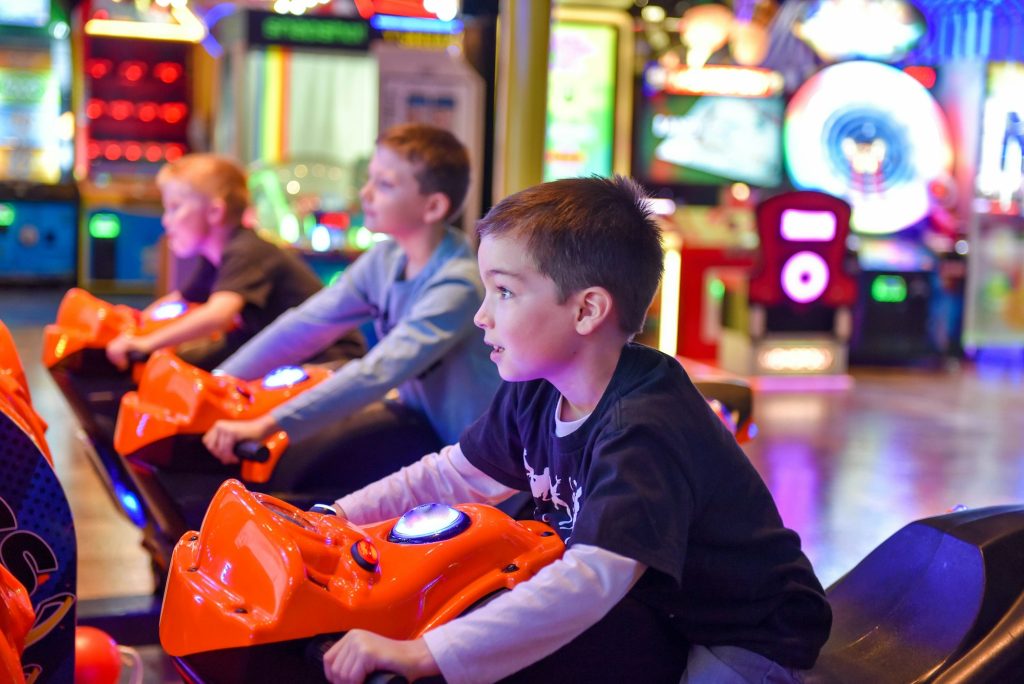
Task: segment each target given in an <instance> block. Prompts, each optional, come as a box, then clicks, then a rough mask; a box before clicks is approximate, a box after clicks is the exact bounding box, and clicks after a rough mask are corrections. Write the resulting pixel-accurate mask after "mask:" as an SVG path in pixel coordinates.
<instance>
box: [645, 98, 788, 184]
mask: <svg viewBox="0 0 1024 684" xmlns="http://www.w3.org/2000/svg"><path fill="white" fill-rule="evenodd" d="M782 111H783V105H782V100H781V98H770V99H749V98H742V97H726V96H716V95H670V94H665V93H661V94H658V95H655V96H654V97H651V98H650V99H647V100H645V101H644V102H643V103H642V105H641V110H640V115H639V122H638V130H639V135H640V138H639V140H638V141H637V153H638V155H639V158H638V162H639V169H638V172H639V173H640V174H641V175H642V176H643V177H644V178H645V180H648V181H650V182H652V183H656V184H661V185H723V184H726V183H731V182H735V181H740V182H743V183H748V184H750V185H756V186H762V187H772V186H776V185H779V184H780V183H781V182H782V145H781V121H782Z"/></svg>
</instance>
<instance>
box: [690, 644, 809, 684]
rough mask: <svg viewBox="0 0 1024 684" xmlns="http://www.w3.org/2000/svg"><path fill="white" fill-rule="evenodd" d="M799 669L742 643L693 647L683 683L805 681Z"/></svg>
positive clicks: (780, 683) (794, 683)
mask: <svg viewBox="0 0 1024 684" xmlns="http://www.w3.org/2000/svg"><path fill="white" fill-rule="evenodd" d="M802 682H803V677H802V676H801V674H800V672H799V671H798V670H790V669H789V668H785V667H783V666H781V665H779V664H778V663H776V662H775V661H774V660H770V659H769V658H765V657H764V656H763V655H761V654H759V653H754V652H753V651H748V650H747V649H745V648H740V647H738V646H701V645H697V644H695V645H693V646H691V647H690V653H689V657H688V658H687V660H686V672H685V673H684V674H683V678H682V679H681V680H680V684H802Z"/></svg>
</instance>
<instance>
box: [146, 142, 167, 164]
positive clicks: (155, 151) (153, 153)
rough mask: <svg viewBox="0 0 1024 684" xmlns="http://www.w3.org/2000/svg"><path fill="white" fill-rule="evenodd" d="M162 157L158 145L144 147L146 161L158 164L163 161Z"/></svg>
mask: <svg viewBox="0 0 1024 684" xmlns="http://www.w3.org/2000/svg"><path fill="white" fill-rule="evenodd" d="M163 155H164V153H163V150H161V149H160V146H159V145H146V161H150V162H158V161H160V160H161V159H163Z"/></svg>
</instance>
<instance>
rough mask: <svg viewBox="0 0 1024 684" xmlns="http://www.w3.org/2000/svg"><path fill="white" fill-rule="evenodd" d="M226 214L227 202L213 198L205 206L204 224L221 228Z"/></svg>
mask: <svg viewBox="0 0 1024 684" xmlns="http://www.w3.org/2000/svg"><path fill="white" fill-rule="evenodd" d="M227 213H228V205H227V202H225V201H224V200H223V199H221V198H219V197H215V198H213V199H211V200H210V201H209V202H208V203H207V205H206V222H207V223H209V224H210V225H213V226H222V225H224V220H225V217H226V216H227Z"/></svg>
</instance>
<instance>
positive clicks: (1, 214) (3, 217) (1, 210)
mask: <svg viewBox="0 0 1024 684" xmlns="http://www.w3.org/2000/svg"><path fill="white" fill-rule="evenodd" d="M13 225H14V207H13V206H11V205H10V204H7V203H6V202H0V228H10V227H11V226H13Z"/></svg>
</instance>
